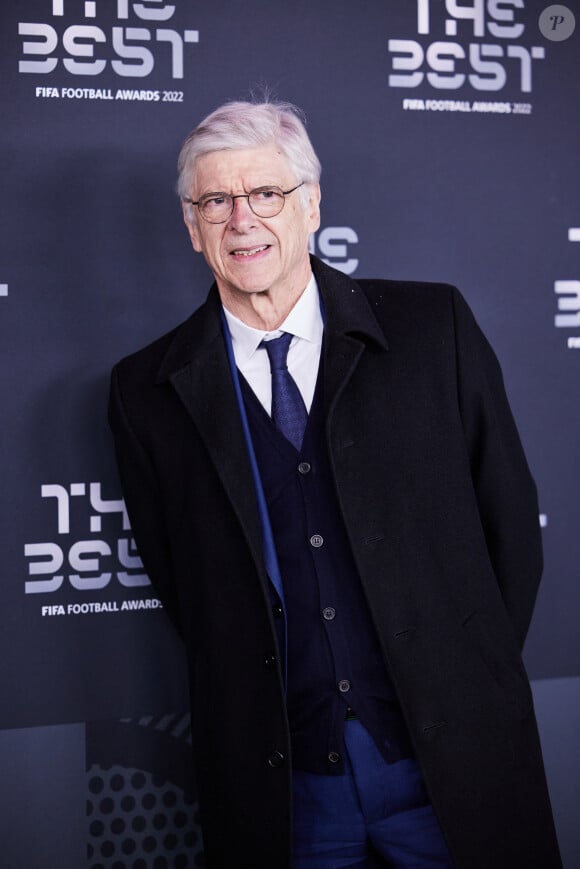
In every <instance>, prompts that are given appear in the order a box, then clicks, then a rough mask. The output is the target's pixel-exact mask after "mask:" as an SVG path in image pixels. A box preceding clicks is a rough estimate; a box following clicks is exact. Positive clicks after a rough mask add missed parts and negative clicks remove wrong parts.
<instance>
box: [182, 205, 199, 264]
mask: <svg viewBox="0 0 580 869" xmlns="http://www.w3.org/2000/svg"><path fill="white" fill-rule="evenodd" d="M181 210H182V212H183V222H184V223H185V225H186V227H187V231H188V233H189V237H190V239H191V244H192V246H193V249H194V250H195V251H196V252H197V253H201V240H200V236H199V229H198V226H197V222H196V221H195V220H194V218H193V215H192V211H193V205H192V204H191V202H185V200H182V201H181Z"/></svg>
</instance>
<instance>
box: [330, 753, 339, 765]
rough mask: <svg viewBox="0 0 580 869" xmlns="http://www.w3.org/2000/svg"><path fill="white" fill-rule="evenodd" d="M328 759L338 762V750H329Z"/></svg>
mask: <svg viewBox="0 0 580 869" xmlns="http://www.w3.org/2000/svg"><path fill="white" fill-rule="evenodd" d="M328 759H329V761H330V762H331V763H340V760H341V757H340V754H339V753H338V751H329V752H328Z"/></svg>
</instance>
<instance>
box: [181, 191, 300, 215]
mask: <svg viewBox="0 0 580 869" xmlns="http://www.w3.org/2000/svg"><path fill="white" fill-rule="evenodd" d="M304 183H305V182H304V181H301V182H300V184H297V185H296V187H292V189H291V190H281V189H280V187H256V189H255V190H250V192H249V193H237V194H236V195H235V196H232V195H231V194H230V193H206V194H205V196H202V197H200V199H198V200H197V202H194V201H193V200H192V199H186V200H185V201H186V202H189V203H190V204H191V205H197V207H198V209H199V213H200V214H201V216H202V217H203V219H204V220H207V222H208V223H225V222H226V220H229V219H230V217H231V216H232V214H233V212H234V199H247V200H248V205H249V206H250V208H251V209H252V211H253V212H254V214H255V215H256V217H276V215H277V214H280V212H281V211H282V209H283V208H284V203H285V202H286V197H287V196H288V195H289V194H290V193H294V191H295V190H298V188H299V187H302V185H303V184H304Z"/></svg>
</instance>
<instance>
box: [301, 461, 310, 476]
mask: <svg viewBox="0 0 580 869" xmlns="http://www.w3.org/2000/svg"><path fill="white" fill-rule="evenodd" d="M311 467H312V466H311V465H310V463H309V462H300V464H299V465H298V473H299V474H309V473H310V471H311Z"/></svg>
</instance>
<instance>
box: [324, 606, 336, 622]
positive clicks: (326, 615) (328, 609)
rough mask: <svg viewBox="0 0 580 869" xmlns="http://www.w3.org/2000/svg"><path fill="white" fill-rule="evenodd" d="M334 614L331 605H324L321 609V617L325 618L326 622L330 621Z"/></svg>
mask: <svg viewBox="0 0 580 869" xmlns="http://www.w3.org/2000/svg"><path fill="white" fill-rule="evenodd" d="M335 616H336V610H335V608H334V607H333V606H325V607H324V609H323V610H322V617H323V618H324V619H326V621H327V622H331V621H332V620H333V618H334V617H335Z"/></svg>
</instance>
